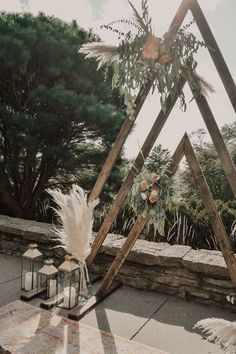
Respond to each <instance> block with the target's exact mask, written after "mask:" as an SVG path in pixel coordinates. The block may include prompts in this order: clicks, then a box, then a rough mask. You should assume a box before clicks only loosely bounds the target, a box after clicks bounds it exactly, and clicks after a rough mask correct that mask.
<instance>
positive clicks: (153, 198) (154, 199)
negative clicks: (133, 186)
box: [148, 194, 157, 204]
mask: <svg viewBox="0 0 236 354" xmlns="http://www.w3.org/2000/svg"><path fill="white" fill-rule="evenodd" d="M148 199H149V202H150V203H152V204H153V203H156V201H157V196H156V195H152V194H151V195H150V196H149V198H148Z"/></svg>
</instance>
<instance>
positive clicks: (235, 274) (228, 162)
mask: <svg viewBox="0 0 236 354" xmlns="http://www.w3.org/2000/svg"><path fill="white" fill-rule="evenodd" d="M188 10H190V11H191V12H192V14H193V17H194V19H195V21H196V23H197V25H198V28H199V30H200V32H201V34H202V37H203V40H204V41H205V43H206V44H207V46H208V50H209V53H210V55H211V57H212V59H213V62H214V64H215V66H216V69H217V71H218V74H219V76H220V78H221V80H222V83H223V85H224V87H225V90H226V92H227V94H228V97H229V99H230V101H231V103H232V106H233V108H234V110H235V112H236V87H235V83H234V80H233V78H232V76H231V74H230V71H229V69H228V67H227V65H226V62H225V60H224V57H223V55H222V53H221V51H220V49H219V47H218V45H217V42H216V40H215V38H214V36H213V34H212V32H211V29H210V27H209V25H208V23H207V20H206V18H205V16H204V14H203V12H202V10H201V8H200V6H199V4H198V1H197V0H182V2H181V4H180V7H179V9H178V10H177V13H176V15H175V17H174V19H173V21H172V23H171V26H170V28H171V31H172V32H174V33H177V32H178V30H179V28H180V26H181V25H182V22H183V20H184V18H185V16H186V14H187V12H188ZM184 84H185V80H184V79H182V82H181V85H182V87H183V86H184ZM151 85H152V82H149V83H148V84H147V85H146V86H145V87H143V88H142V89H141V90H140V92H139V94H138V96H137V99H136V102H135V103H136V112H135V119H136V117H137V116H138V113H139V112H140V109H141V107H142V105H143V103H144V101H145V99H146V96H147V94H148V93H149V90H150V87H151ZM190 88H191V87H190ZM191 89H192V88H191ZM177 98H178V97H177V95H176V97H174V99H173V98H172V99H171V98H170V97H168V99H167V106H166V110H165V112H164V111H163V110H161V111H160V113H159V114H158V116H157V118H156V121H155V122H154V124H153V127H152V128H151V130H150V132H149V134H148V136H147V138H146V140H145V142H144V144H143V146H142V148H141V152H140V153H139V154H138V156H137V157H136V159H135V162H134V164H133V166H134V167H133V168H132V169H131V170H130V172H129V174H128V176H127V178H126V179H125V181H124V182H123V184H122V186H121V188H120V190H119V192H118V194H117V196H116V199H115V201H114V203H113V205H112V206H111V209H110V210H109V212H108V215H107V217H106V219H105V220H104V222H103V224H102V226H101V228H100V230H99V231H98V233H97V236H96V239H95V241H94V243H93V246H92V250H91V253H90V255H89V256H88V258H87V260H86V262H87V264H88V265H90V264H91V263H92V262H93V260H94V258H95V256H96V254H97V252H98V250H99V248H100V247H101V245H102V243H103V241H104V240H105V238H106V235H107V233H108V232H109V229H110V227H111V225H112V223H113V222H114V220H115V218H116V217H117V215H118V212H119V210H120V208H121V206H122V204H123V202H124V200H125V198H126V196H127V194H128V192H129V190H130V188H131V186H132V184H133V180H134V178H135V176H136V175H137V174H138V173H139V172H140V171H141V169H142V167H143V164H144V160H145V159H146V158H147V157H148V155H149V153H150V151H151V149H152V148H153V146H154V144H155V142H156V140H157V138H158V136H159V134H160V132H161V130H162V128H163V126H164V124H165V122H166V120H167V118H168V116H169V114H170V113H171V111H172V108H173V107H174V105H175V103H176V100H177ZM195 100H196V103H197V105H198V108H199V110H200V113H201V115H202V117H203V119H204V122H205V124H206V126H207V129H208V132H209V134H210V136H211V138H212V141H213V144H214V146H215V149H216V152H217V154H218V156H219V158H220V160H221V163H222V167H223V169H224V171H225V174H226V177H227V178H228V181H229V184H230V186H231V188H232V191H233V194H234V196H235V198H236V168H235V166H234V163H233V161H232V159H231V157H230V155H229V152H228V150H227V148H226V145H225V143H224V140H223V138H222V135H221V133H220V130H219V128H218V125H217V123H216V121H215V118H214V115H213V113H212V111H211V109H210V106H209V104H208V102H207V100H206V98H205V97H204V96H202V95H199V96H197V97H196V98H195ZM135 119H134V120H130V119H129V117H126V119H125V121H124V123H123V126H122V127H121V130H120V132H119V134H118V136H117V138H116V140H115V142H114V145H113V147H112V149H111V151H110V153H109V155H108V157H107V159H106V161H105V163H104V165H103V168H102V171H101V173H100V175H99V176H98V179H97V181H96V183H95V185H94V188H93V190H92V192H91V194H90V199H95V198H97V197H99V195H100V194H101V192H102V190H103V187H104V185H105V183H106V181H107V178H108V177H109V175H110V172H111V170H112V167H113V165H114V163H115V161H116V159H117V157H118V155H119V153H120V151H121V149H122V147H123V146H124V143H125V141H126V139H127V137H128V135H129V133H130V131H131V129H132V127H133V124H134V121H135ZM181 154H182V155H181ZM183 154H185V155H186V158H187V161H188V162H189V165H190V168H191V169H192V171H193V173H194V176H195V178H196V181H197V184H198V186H199V191H200V194H202V196H203V191H204V195H205V193H206V195H207V196H208V198H207V199H206V198H204V200H203V201H204V203H205V206H206V208H207V210H208V211H209V218H210V220H211V223H212V226H213V224H214V227H213V229H214V232H215V234H216V237H217V239H218V242H219V244H220V247H221V250H222V253H223V256H224V258H225V262H226V264H227V267H228V269H229V273H230V276H231V279H232V281H233V283H234V285H235V286H236V259H235V257H234V253H233V250H232V247H231V245H230V243H229V240H228V237H227V234H226V232H225V229H224V226H223V224H222V221H221V219H220V217H219V214H218V212H217V209H216V207H215V203H214V200H213V198H212V195H211V192H210V190H209V187H208V185H207V183H206V180H205V178H204V176H203V174H202V171H201V168H200V165H199V163H198V161H197V158H196V155H195V153H194V151H193V149H192V146H191V143H190V141H189V139H188V137H187V135H185V136H184V138H183V139H182V141H181V143H180V145H179V146H178V148H177V150H176V153H175V154H174V156H173V161H175V165H174V166H176V167H177V166H178V163H179V162H180V161H178V159H180V160H181V158H182V157H183ZM175 159H176V160H175ZM177 162H178V163H177ZM144 225H145V220H138V221H137V223H136V224H135V225H134V228H133V229H132V230H133V231H131V232H133V235H134V236H133V237H134V239H136V238H137V237H138V235H139V233H140V232H141V231H140V230H141V228H142V227H143V226H144ZM219 230H220V231H219ZM126 242H127V243H126ZM128 242H130V243H129V244H128ZM132 242H133V241H129V239H128V238H127V240H126V241H125V243H124V245H125V244H126V246H125V247H126V251H125V252H124V253H123V254H121V255H120V256H119V257H120V258H119V259H118V261H119V262H120V261H121V260H122V259H123V258H124V259H125V258H126V256H127V254H128V253H127V250H128V249H129V248H130V247H132V246H133V243H132ZM126 253H127V254H126ZM118 261H117V260H115V261H114V262H118ZM119 262H118V263H114V264H113V267H112V268H111V269H110V270H109V271H108V274H107V275H106V277H105V279H104V281H103V283H102V286H101V287H100V289H99V290H98V295H99V296H100V297H101V296H103V295H104V294H105V292H106V291H107V289H108V288H109V285H110V279H111V278H112V276H113V275H114V272H115V271H116V269H117V264H119ZM95 302H96V301H95ZM73 312H74V313H76V309H75V311H73ZM71 317H72V318H75V317H76V316H74V315H72V316H71Z"/></svg>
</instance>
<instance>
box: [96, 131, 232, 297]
mask: <svg viewBox="0 0 236 354" xmlns="http://www.w3.org/2000/svg"><path fill="white" fill-rule="evenodd" d="M183 156H185V157H186V160H187V162H188V165H189V167H190V170H191V172H192V174H193V177H194V180H195V182H196V184H197V186H198V190H199V194H200V196H201V199H202V201H203V203H204V205H205V208H206V210H207V212H208V215H209V219H210V222H211V225H212V229H213V231H214V234H215V237H216V239H217V241H218V243H219V245H220V248H221V251H222V254H223V257H224V259H225V263H226V265H227V267H228V269H229V274H230V277H231V279H232V282H233V283H234V284H236V259H235V257H234V252H233V250H232V247H231V244H230V242H229V239H228V235H227V233H226V231H225V228H224V225H223V223H222V220H221V217H220V215H219V213H218V211H217V207H216V204H215V202H214V199H213V197H212V193H211V191H210V188H209V186H208V183H207V181H206V179H205V177H204V174H203V171H202V169H201V166H200V164H199V162H198V159H197V156H196V154H195V152H194V150H193V147H192V145H191V142H190V140H189V137H188V135H187V133H185V135H184V136H183V138H182V140H181V141H180V143H179V145H178V147H177V149H176V151H175V153H174V154H173V156H172V161H173V162H172V164H171V166H170V168H169V175H170V176H173V175H174V173H175V171H176V169H177V167H178V166H179V163H180V161H181V160H182V158H183ZM146 222H147V219H146V218H144V217H142V218H139V219H137V221H136V223H135V224H134V226H133V228H132V229H131V231H130V233H129V235H128V236H127V238H126V240H125V242H124V244H123V246H122V248H121V249H120V251H119V252H118V254H117V256H116V258H115V259H114V261H113V263H112V265H111V266H110V268H109V270H108V272H107V273H106V275H105V278H104V279H103V281H102V284H101V286H100V287H99V289H98V291H97V293H96V295H97V296H100V297H103V296H104V295H105V294H106V292H107V290H108V289H109V287H110V285H111V284H112V282H113V280H114V278H115V276H116V274H117V273H118V271H119V269H120V268H121V266H122V264H123V263H124V261H125V259H126V257H127V256H128V254H129V252H130V251H131V249H132V247H133V245H134V243H135V242H136V240H137V238H138V237H139V235H140V233H141V232H142V230H143V228H144V226H145V224H146Z"/></svg>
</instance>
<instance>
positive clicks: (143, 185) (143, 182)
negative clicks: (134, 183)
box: [139, 179, 148, 191]
mask: <svg viewBox="0 0 236 354" xmlns="http://www.w3.org/2000/svg"><path fill="white" fill-rule="evenodd" d="M139 187H140V189H141V190H142V191H145V190H146V189H147V187H148V181H147V180H146V179H144V180H143V181H142V182H141V183H140V185H139Z"/></svg>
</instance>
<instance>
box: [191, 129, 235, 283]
mask: <svg viewBox="0 0 236 354" xmlns="http://www.w3.org/2000/svg"><path fill="white" fill-rule="evenodd" d="M184 150H185V156H186V159H187V162H188V164H189V167H190V169H191V171H192V174H193V177H194V180H195V182H196V184H197V186H198V190H199V193H200V196H201V198H202V200H203V203H204V205H205V208H206V210H207V212H208V215H209V219H210V222H211V225H212V228H213V231H214V234H215V236H216V239H217V241H218V242H219V245H220V248H221V251H222V254H223V257H224V260H225V263H226V265H227V267H228V269H229V274H230V277H231V279H232V282H233V284H234V285H236V259H235V256H234V252H233V249H232V246H231V244H230V242H229V238H228V235H227V233H226V231H225V228H224V225H223V223H222V220H221V217H220V215H219V213H218V210H217V207H216V205H215V202H214V199H213V197H212V194H211V191H210V188H209V186H208V184H207V181H206V179H205V177H204V175H203V172H202V169H201V167H200V165H199V162H198V159H197V157H196V155H195V152H194V150H193V147H192V145H191V142H190V140H189V138H188V135H187V134H185V144H184Z"/></svg>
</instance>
